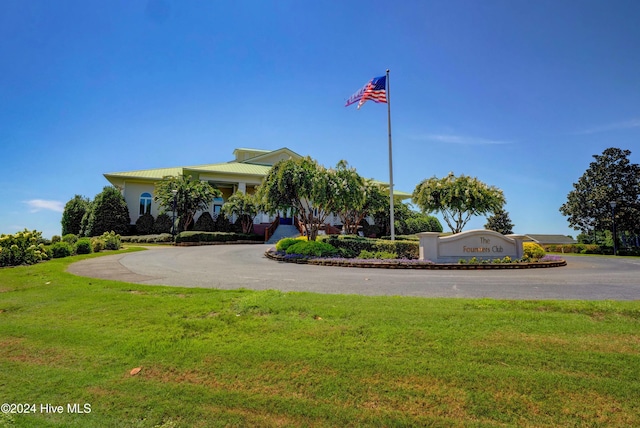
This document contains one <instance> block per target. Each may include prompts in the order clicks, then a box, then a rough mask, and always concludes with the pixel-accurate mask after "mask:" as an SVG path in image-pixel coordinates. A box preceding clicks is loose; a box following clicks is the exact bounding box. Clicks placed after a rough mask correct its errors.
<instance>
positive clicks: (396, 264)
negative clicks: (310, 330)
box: [264, 250, 567, 270]
mask: <svg viewBox="0 0 640 428" xmlns="http://www.w3.org/2000/svg"><path fill="white" fill-rule="evenodd" d="M264 255H265V257H267V258H268V259H271V260H275V261H279V262H284V263H298V264H310V265H316V266H340V267H354V268H378V269H431V270H488V269H537V268H553V267H561V266H566V265H567V262H566V260H559V261H552V262H533V263H487V264H457V263H426V262H425V263H415V262H414V263H407V262H401V261H398V260H384V261H383V260H381V261H379V262H366V261H357V260H353V261H351V260H334V259H323V258H317V259H307V258H300V259H286V258H285V257H284V256H281V255H278V254H275V253H274V252H272V251H269V250H267V251H265V253H264Z"/></svg>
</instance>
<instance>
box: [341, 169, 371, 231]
mask: <svg viewBox="0 0 640 428" xmlns="http://www.w3.org/2000/svg"><path fill="white" fill-rule="evenodd" d="M330 173H332V174H333V179H334V180H336V184H337V186H336V193H335V200H334V202H335V207H334V208H335V212H336V214H337V215H338V217H339V218H340V221H341V222H342V227H343V229H344V231H345V232H346V233H348V234H355V233H356V232H357V230H358V225H359V224H360V222H361V221H362V219H363V218H365V217H366V216H367V215H369V213H370V212H371V211H372V210H375V204H376V198H375V195H376V193H375V192H377V191H378V188H379V186H377V185H376V184H375V183H373V182H371V181H370V180H365V179H364V178H362V177H361V176H360V175H359V174H358V173H357V172H356V170H355V169H354V168H350V167H349V165H348V164H347V162H346V161H344V160H341V161H340V162H338V164H337V165H336V167H335V169H332V170H330Z"/></svg>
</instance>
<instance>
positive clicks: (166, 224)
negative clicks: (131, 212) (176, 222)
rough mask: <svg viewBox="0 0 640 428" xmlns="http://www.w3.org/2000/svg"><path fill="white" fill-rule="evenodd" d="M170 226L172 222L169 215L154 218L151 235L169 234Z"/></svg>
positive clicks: (164, 214)
mask: <svg viewBox="0 0 640 428" xmlns="http://www.w3.org/2000/svg"><path fill="white" fill-rule="evenodd" d="M171 224H172V220H171V217H169V214H167V213H162V214H160V215H159V216H158V217H157V218H156V221H155V223H153V233H156V234H160V233H171Z"/></svg>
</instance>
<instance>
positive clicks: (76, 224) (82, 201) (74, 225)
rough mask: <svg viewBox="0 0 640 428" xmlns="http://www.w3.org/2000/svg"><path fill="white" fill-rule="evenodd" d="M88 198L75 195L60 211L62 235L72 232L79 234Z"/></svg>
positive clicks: (87, 206) (88, 204)
mask: <svg viewBox="0 0 640 428" xmlns="http://www.w3.org/2000/svg"><path fill="white" fill-rule="evenodd" d="M89 207H90V201H89V198H85V197H84V196H80V195H75V196H74V197H73V199H71V200H70V201H69V202H67V203H66V204H65V206H64V211H63V212H62V220H61V223H62V236H64V235H66V234H68V233H73V234H74V235H80V234H81V231H82V217H84V215H85V213H86V212H87V211H88V210H89Z"/></svg>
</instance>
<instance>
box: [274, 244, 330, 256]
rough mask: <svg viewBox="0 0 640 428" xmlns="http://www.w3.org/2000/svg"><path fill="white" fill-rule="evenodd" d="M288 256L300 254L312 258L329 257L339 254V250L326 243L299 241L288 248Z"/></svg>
mask: <svg viewBox="0 0 640 428" xmlns="http://www.w3.org/2000/svg"><path fill="white" fill-rule="evenodd" d="M286 252H287V254H300V255H303V256H311V257H329V256H334V255H336V254H337V253H338V250H337V249H336V248H335V247H334V246H332V245H330V244H327V243H326V242H320V241H298V242H296V243H295V244H293V245H291V246H290V247H289V248H287V251H286Z"/></svg>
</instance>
